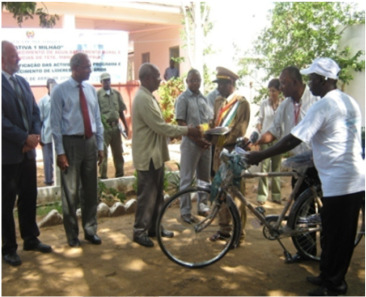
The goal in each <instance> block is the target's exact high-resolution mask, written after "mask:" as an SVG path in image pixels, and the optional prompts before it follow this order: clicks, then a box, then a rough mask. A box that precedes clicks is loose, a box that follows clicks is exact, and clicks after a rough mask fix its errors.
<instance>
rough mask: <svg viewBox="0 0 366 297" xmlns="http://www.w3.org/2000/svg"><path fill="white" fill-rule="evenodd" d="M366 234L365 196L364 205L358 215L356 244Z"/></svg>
mask: <svg viewBox="0 0 366 297" xmlns="http://www.w3.org/2000/svg"><path fill="white" fill-rule="evenodd" d="M364 235H365V198H363V200H362V205H361V208H360V213H359V216H358V224H357V233H356V237H355V246H357V245H358V244H359V243H360V241H361V239H362V236H364Z"/></svg>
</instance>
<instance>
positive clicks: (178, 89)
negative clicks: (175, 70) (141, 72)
mask: <svg viewBox="0 0 366 297" xmlns="http://www.w3.org/2000/svg"><path fill="white" fill-rule="evenodd" d="M183 90H184V83H183V79H182V78H180V77H178V78H175V79H170V80H168V81H166V82H162V83H161V84H160V87H159V89H158V94H159V97H160V100H159V104H160V107H161V111H162V114H163V118H164V120H165V121H166V122H167V123H171V124H176V121H175V119H174V105H175V100H176V99H177V98H178V96H179V95H180V94H181V93H182V92H183Z"/></svg>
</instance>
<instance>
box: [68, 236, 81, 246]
mask: <svg viewBox="0 0 366 297" xmlns="http://www.w3.org/2000/svg"><path fill="white" fill-rule="evenodd" d="M80 245H81V244H80V240H79V239H78V238H74V239H71V240H70V241H69V246H71V247H79V246H80Z"/></svg>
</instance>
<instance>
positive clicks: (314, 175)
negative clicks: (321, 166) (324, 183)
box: [291, 167, 321, 200]
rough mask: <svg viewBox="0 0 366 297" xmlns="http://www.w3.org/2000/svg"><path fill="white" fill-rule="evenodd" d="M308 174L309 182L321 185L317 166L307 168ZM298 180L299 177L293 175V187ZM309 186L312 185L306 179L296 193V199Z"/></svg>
mask: <svg viewBox="0 0 366 297" xmlns="http://www.w3.org/2000/svg"><path fill="white" fill-rule="evenodd" d="M306 176H307V180H308V181H309V182H311V183H314V184H319V185H320V184H321V182H320V179H319V175H318V171H317V170H316V168H315V167H309V168H308V169H307V170H306ZM296 181H297V179H296V178H295V177H292V179H291V186H292V188H294V187H295V184H296ZM309 187H310V186H309V185H308V184H307V183H306V182H305V181H303V182H302V184H301V185H300V188H299V190H298V191H297V193H296V195H295V200H296V199H297V198H298V197H299V196H300V194H301V193H302V192H304V191H305V190H306V189H308V188H309Z"/></svg>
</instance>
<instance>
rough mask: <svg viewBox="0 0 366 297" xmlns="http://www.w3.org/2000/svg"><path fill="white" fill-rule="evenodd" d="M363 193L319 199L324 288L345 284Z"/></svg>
mask: <svg viewBox="0 0 366 297" xmlns="http://www.w3.org/2000/svg"><path fill="white" fill-rule="evenodd" d="M363 197H365V192H364V191H363V192H359V193H354V194H349V195H343V196H335V197H326V198H323V208H322V209H321V220H322V236H321V247H322V253H321V258H320V275H321V277H322V278H323V279H324V281H325V284H326V286H327V287H328V288H332V287H335V286H340V285H342V283H343V282H344V281H345V275H346V273H347V270H348V267H349V264H350V262H351V258H352V254H353V249H354V241H355V236H356V232H357V222H358V215H359V210H360V207H361V203H362V198H363Z"/></svg>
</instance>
